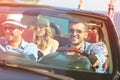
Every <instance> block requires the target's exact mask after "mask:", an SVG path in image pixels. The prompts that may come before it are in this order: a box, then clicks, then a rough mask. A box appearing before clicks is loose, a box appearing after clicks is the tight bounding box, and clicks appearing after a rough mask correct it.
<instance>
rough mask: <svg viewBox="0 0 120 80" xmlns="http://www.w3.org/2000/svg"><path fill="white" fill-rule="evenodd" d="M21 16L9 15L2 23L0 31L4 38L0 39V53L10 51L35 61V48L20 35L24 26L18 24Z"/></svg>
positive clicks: (36, 56)
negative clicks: (0, 30)
mask: <svg viewBox="0 0 120 80" xmlns="http://www.w3.org/2000/svg"><path fill="white" fill-rule="evenodd" d="M22 17H23V15H22V14H9V15H8V17H7V20H6V21H5V22H3V23H2V30H3V32H4V35H5V37H2V38H1V39H0V48H1V51H10V52H15V53H18V54H23V55H25V56H28V57H29V58H30V59H33V60H37V58H38V54H37V46H36V45H35V44H34V43H28V42H26V41H24V39H23V38H22V33H23V32H24V29H25V28H26V26H24V25H23V24H21V23H20V21H21V19H22Z"/></svg>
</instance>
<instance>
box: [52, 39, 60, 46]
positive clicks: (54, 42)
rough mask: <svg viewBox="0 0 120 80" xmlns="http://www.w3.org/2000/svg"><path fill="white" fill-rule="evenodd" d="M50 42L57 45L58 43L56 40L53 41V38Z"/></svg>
mask: <svg viewBox="0 0 120 80" xmlns="http://www.w3.org/2000/svg"><path fill="white" fill-rule="evenodd" d="M51 42H52V44H56V45H59V42H58V41H57V40H55V39H53V38H52V39H51Z"/></svg>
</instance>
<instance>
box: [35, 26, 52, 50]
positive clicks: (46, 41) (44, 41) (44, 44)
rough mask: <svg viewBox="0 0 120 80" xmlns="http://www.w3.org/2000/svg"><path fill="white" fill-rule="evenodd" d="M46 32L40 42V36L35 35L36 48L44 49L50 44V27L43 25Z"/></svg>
mask: <svg viewBox="0 0 120 80" xmlns="http://www.w3.org/2000/svg"><path fill="white" fill-rule="evenodd" d="M45 30H46V33H45V35H44V37H43V38H42V41H41V43H39V42H40V37H39V36H37V35H36V40H35V43H36V44H37V46H38V48H39V49H41V50H45V49H46V48H47V47H48V46H49V45H51V39H52V37H53V34H52V31H51V28H50V27H49V26H48V27H45Z"/></svg>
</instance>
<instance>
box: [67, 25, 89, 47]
mask: <svg viewBox="0 0 120 80" xmlns="http://www.w3.org/2000/svg"><path fill="white" fill-rule="evenodd" d="M86 36H87V33H86V31H85V25H84V24H83V23H75V24H73V23H71V24H70V28H69V33H68V37H69V40H70V42H71V44H72V45H78V44H80V43H81V42H82V41H84V38H85V37H86Z"/></svg>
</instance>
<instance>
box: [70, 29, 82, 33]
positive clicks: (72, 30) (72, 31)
mask: <svg viewBox="0 0 120 80" xmlns="http://www.w3.org/2000/svg"><path fill="white" fill-rule="evenodd" d="M74 32H77V33H82V32H83V31H82V30H79V29H76V30H74V29H69V33H74Z"/></svg>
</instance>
